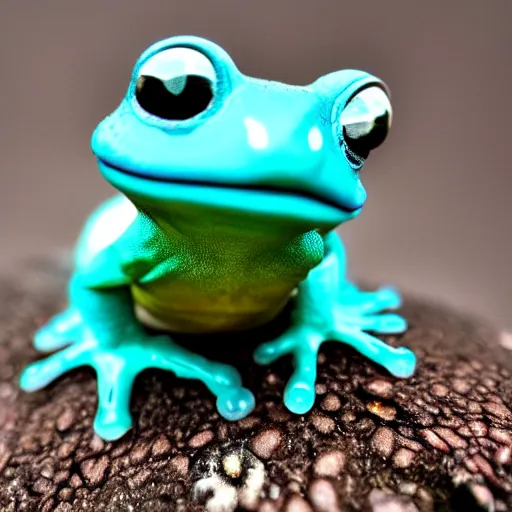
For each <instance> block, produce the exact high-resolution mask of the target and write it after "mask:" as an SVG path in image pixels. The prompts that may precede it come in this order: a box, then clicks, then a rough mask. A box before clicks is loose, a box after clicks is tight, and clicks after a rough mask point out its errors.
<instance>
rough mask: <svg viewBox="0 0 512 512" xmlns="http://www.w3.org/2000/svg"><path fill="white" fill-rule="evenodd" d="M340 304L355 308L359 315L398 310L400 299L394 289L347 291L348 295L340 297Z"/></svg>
mask: <svg viewBox="0 0 512 512" xmlns="http://www.w3.org/2000/svg"><path fill="white" fill-rule="evenodd" d="M341 302H342V304H345V305H348V306H349V307H350V306H352V307H356V308H357V310H358V311H359V312H360V313H363V314H372V313H380V312H381V311H385V310H387V309H397V308H399V307H400V306H401V304H402V298H401V297H400V294H399V293H398V291H397V290H395V289H394V288H392V287H382V288H379V289H378V290H376V291H374V292H362V291H359V290H357V289H356V290H349V292H348V293H346V294H344V295H342V297H341Z"/></svg>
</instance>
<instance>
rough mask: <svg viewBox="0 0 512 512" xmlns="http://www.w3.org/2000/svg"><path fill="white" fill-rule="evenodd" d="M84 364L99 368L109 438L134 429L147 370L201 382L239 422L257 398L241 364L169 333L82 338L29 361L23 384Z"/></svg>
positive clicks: (30, 386)
mask: <svg viewBox="0 0 512 512" xmlns="http://www.w3.org/2000/svg"><path fill="white" fill-rule="evenodd" d="M79 366H91V367H92V368H94V370H95V371H96V374H97V378H98V409H97V413H96V418H95V420H94V430H95V432H96V433H97V434H98V435H99V436H100V437H101V438H103V439H105V440H114V439H118V438H120V437H122V436H123V435H124V434H125V433H126V432H127V431H128V430H129V429H130V427H131V425H132V419H131V415H130V411H129V405H130V396H131V391H132V386H133V382H134V380H135V378H136V376H137V375H138V374H139V373H140V372H141V371H143V370H145V369H147V368H159V369H163V370H168V371H171V372H173V373H175V374H176V375H177V376H178V377H183V378H189V379H198V380H201V381H202V382H203V383H204V384H206V386H207V387H208V389H209V390H210V391H211V392H212V393H213V394H214V395H215V396H216V397H217V408H218V411H219V413H220V414H221V415H222V416H224V417H225V418H226V419H229V420H238V419H240V418H243V417H245V416H247V415H248V414H249V413H250V412H251V411H252V409H253V408H254V396H253V394H252V393H251V392H250V391H249V390H248V389H246V388H244V387H242V386H241V378H240V374H239V373H238V371H237V370H236V369H235V368H233V367H232V366H228V365H225V364H221V363H217V362H212V361H208V360H207V359H205V358H203V357H201V356H199V355H197V354H194V353H192V352H190V351H188V350H186V349H184V348H183V347H181V346H179V345H177V344H175V343H173V342H172V341H171V340H170V338H169V337H168V336H149V335H146V334H145V333H144V334H140V335H138V336H137V337H136V338H135V339H131V340H128V341H124V342H122V343H119V344H117V345H115V346H106V347H105V346H101V345H100V344H99V343H98V342H97V341H95V340H93V339H85V340H82V341H77V342H75V343H73V344H72V345H70V346H69V347H66V348H64V349H62V350H61V351H59V352H57V353H55V354H52V355H50V356H49V357H47V358H46V359H43V360H41V361H37V362H35V363H32V364H31V365H29V366H28V367H27V368H26V369H25V370H24V371H23V373H22V375H21V380H20V384H21V387H22V388H23V389H25V390H26V391H35V390H37V389H40V388H43V387H44V386H46V385H47V384H49V383H50V382H52V381H54V380H55V379H57V378H58V377H60V376H61V375H63V374H64V373H67V372H68V371H70V370H73V369H75V368H77V367H79Z"/></svg>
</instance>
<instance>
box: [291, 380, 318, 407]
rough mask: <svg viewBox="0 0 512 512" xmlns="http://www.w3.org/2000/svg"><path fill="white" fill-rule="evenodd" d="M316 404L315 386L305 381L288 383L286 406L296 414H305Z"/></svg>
mask: <svg viewBox="0 0 512 512" xmlns="http://www.w3.org/2000/svg"><path fill="white" fill-rule="evenodd" d="M314 403H315V384H314V382H313V383H311V382H307V381H306V380H303V379H300V378H299V379H294V378H293V377H292V378H291V379H290V380H289V381H288V385H287V386H286V389H285V392H284V405H285V406H286V408H287V409H288V410H290V411H291V412H293V413H294V414H305V413H307V412H308V411H309V410H311V408H312V407H313V404H314Z"/></svg>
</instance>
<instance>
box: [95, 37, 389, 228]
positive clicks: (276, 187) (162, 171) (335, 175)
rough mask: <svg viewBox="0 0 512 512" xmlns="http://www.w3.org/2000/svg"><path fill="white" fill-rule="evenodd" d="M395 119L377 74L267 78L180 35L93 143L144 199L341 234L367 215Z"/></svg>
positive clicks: (126, 186) (142, 70) (149, 58)
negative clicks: (380, 149)
mask: <svg viewBox="0 0 512 512" xmlns="http://www.w3.org/2000/svg"><path fill="white" fill-rule="evenodd" d="M390 123H391V105H390V102H389V99H388V94H387V91H386V87H385V86H384V84H383V83H382V82H381V81H380V80H379V79H377V78H375V77H374V76H371V75H369V74H368V73H365V72H363V71H357V70H342V71H337V72H334V73H330V74H328V75H325V76H323V77H321V78H319V79H318V80H316V81H315V82H314V83H312V84H310V85H306V86H293V85H286V84H283V83H279V82H273V81H264V80H261V79H256V78H251V77H248V76H245V75H243V74H242V73H241V72H240V71H239V70H238V69H237V67H236V66H235V64H234V62H233V61H232V59H231V57H230V56H229V55H228V54H227V53H226V52H225V51H224V50H223V49H222V48H220V47H219V46H218V45H216V44H214V43H212V42H211V41H207V40H205V39H201V38H198V37H193V36H181V37H173V38H169V39H166V40H164V41H161V42H159V43H156V44H154V45H153V46H151V47H150V48H149V49H147V50H146V51H145V52H144V53H143V54H142V56H141V57H140V58H139V60H138V62H137V64H136V65H135V68H134V70H133V75H132V79H131V82H130V85H129V88H128V91H127V94H126V96H125V98H124V99H123V101H122V103H121V105H120V106H119V107H118V108H117V109H116V110H115V111H114V112H113V113H112V114H111V115H110V116H108V117H107V118H106V119H105V120H103V121H102V122H101V123H100V124H99V125H98V127H97V128H96V130H95V132H94V134H93V138H92V148H93V151H94V154H95V155H96V157H97V159H98V163H99V167H100V170H101V172H102V174H103V175H104V176H105V178H106V179H107V180H108V181H109V182H111V183H112V184H113V185H114V186H115V187H116V188H118V189H119V190H121V191H122V192H124V193H125V194H126V195H128V196H129V197H131V198H135V200H136V201H138V202H139V203H142V204H153V205H160V206H169V207H172V205H186V206H187V207H191V206H192V207H196V206H197V208H204V207H208V208H216V209H217V210H223V211H226V212H228V213H229V212H230V211H233V212H236V213H237V214H240V213H245V214H247V215H254V216H261V215H263V216H267V217H271V218H272V219H273V220H276V221H278V220H280V219H281V220H284V221H286V222H290V223H292V222H305V223H308V224H311V225H314V226H317V227H318V228H325V227H330V228H332V227H335V226H336V225H338V224H340V223H341V222H344V221H346V220H348V219H350V218H353V217H354V216H356V215H357V214H359V212H360V211H361V208H362V206H363V204H364V202H365V199H366V192H365V190H364V188H363V186H362V184H361V181H360V171H361V167H362V166H363V164H364V161H365V160H366V158H367V157H368V154H369V153H370V151H371V150H372V149H374V148H375V147H377V146H378V145H380V144H381V143H382V142H383V140H384V139H385V137H386V135H387V132H388V130H389V127H390Z"/></svg>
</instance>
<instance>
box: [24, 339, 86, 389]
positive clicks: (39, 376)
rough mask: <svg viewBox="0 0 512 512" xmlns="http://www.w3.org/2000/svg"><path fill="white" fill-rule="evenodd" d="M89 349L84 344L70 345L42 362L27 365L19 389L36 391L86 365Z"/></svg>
mask: <svg viewBox="0 0 512 512" xmlns="http://www.w3.org/2000/svg"><path fill="white" fill-rule="evenodd" d="M89 348H90V347H89V346H88V344H86V343H83V344H77V345H72V346H70V347H68V348H66V349H63V350H62V351H60V352H57V353H56V354H53V355H51V356H49V357H47V358H46V359H43V360H42V361H37V362H35V363H32V364H30V365H28V366H27V367H26V368H25V370H24V371H23V372H22V374H21V377H20V387H21V388H22V389H23V390H25V391H36V390H38V389H41V388H44V387H45V386H47V385H48V384H49V383H50V382H53V381H54V380H55V379H57V378H59V377H60V376H61V375H63V374H64V373H66V372H68V371H70V370H73V369H75V368H78V367H79V366H83V365H85V364H87V362H88V359H87V357H86V356H87V352H88V351H89Z"/></svg>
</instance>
